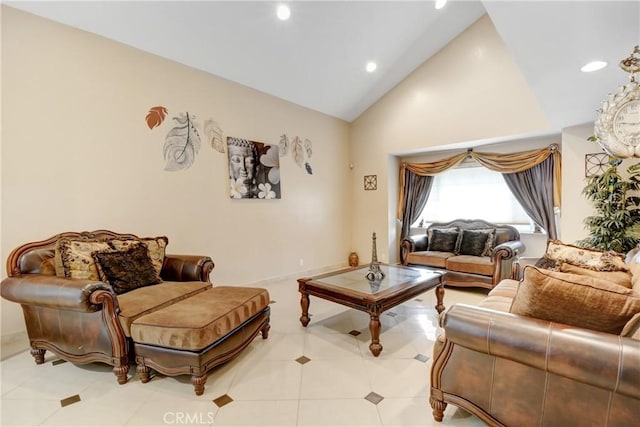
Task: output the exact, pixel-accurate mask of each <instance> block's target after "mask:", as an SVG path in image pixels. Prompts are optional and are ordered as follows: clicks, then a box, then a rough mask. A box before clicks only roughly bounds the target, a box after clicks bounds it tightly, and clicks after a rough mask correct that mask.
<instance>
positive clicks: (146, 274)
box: [92, 243, 162, 294]
mask: <svg viewBox="0 0 640 427" xmlns="http://www.w3.org/2000/svg"><path fill="white" fill-rule="evenodd" d="M92 255H93V259H94V260H95V262H96V267H97V270H98V276H100V280H101V281H103V282H105V283H108V284H110V285H111V287H112V288H113V290H114V291H115V293H116V294H124V293H126V292H129V291H132V290H134V289H137V288H141V287H143V286H150V285H157V284H158V283H162V279H161V278H160V276H158V273H157V272H156V270H155V268H154V266H153V262H152V261H151V258H150V257H149V250H148V249H147V247H146V246H145V245H143V244H142V243H138V244H135V245H131V246H129V247H128V248H127V249H125V250H122V251H116V250H113V249H107V250H103V251H96V252H93V253H92Z"/></svg>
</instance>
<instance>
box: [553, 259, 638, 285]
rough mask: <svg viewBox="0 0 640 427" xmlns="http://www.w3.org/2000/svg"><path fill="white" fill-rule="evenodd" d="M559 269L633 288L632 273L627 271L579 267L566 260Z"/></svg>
mask: <svg viewBox="0 0 640 427" xmlns="http://www.w3.org/2000/svg"><path fill="white" fill-rule="evenodd" d="M558 271H562V272H563V273H572V274H582V275H584V276H591V277H595V278H597V279H602V280H607V281H609V282H613V283H615V284H618V285H620V286H624V287H625V288H629V289H631V273H629V272H627V271H595V270H590V269H588V268H583V267H578V266H576V265H572V264H569V263H566V262H563V263H561V264H560V266H559V269H558Z"/></svg>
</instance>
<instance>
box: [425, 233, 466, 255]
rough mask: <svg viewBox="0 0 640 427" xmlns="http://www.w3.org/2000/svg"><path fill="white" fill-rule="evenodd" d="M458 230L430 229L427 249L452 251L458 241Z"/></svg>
mask: <svg viewBox="0 0 640 427" xmlns="http://www.w3.org/2000/svg"><path fill="white" fill-rule="evenodd" d="M459 235H460V233H459V232H458V231H445V230H437V229H436V230H432V233H431V238H430V239H429V246H428V247H427V250H428V251H438V252H454V251H455V250H456V243H457V241H458V236H459Z"/></svg>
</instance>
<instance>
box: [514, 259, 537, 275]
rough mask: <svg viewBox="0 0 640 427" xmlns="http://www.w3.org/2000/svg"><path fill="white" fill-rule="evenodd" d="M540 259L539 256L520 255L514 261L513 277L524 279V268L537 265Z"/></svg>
mask: <svg viewBox="0 0 640 427" xmlns="http://www.w3.org/2000/svg"><path fill="white" fill-rule="evenodd" d="M539 260H540V258H539V257H522V256H520V257H518V258H517V259H516V260H515V261H514V262H513V279H514V280H522V277H523V274H524V268H525V267H526V266H528V265H536V263H537V262H538V261H539Z"/></svg>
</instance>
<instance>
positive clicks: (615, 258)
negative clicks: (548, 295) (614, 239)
mask: <svg viewBox="0 0 640 427" xmlns="http://www.w3.org/2000/svg"><path fill="white" fill-rule="evenodd" d="M544 257H545V258H548V259H550V260H554V261H557V262H558V263H561V262H566V263H569V264H572V265H575V266H578V267H582V268H588V269H589V270H595V271H629V267H628V266H627V265H626V264H625V262H624V257H623V256H622V255H621V254H618V253H616V252H613V251H607V252H602V251H598V250H595V249H588V248H581V247H579V246H574V245H568V244H566V243H562V242H561V241H559V240H550V241H549V243H548V244H547V252H546V253H545V254H544Z"/></svg>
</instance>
